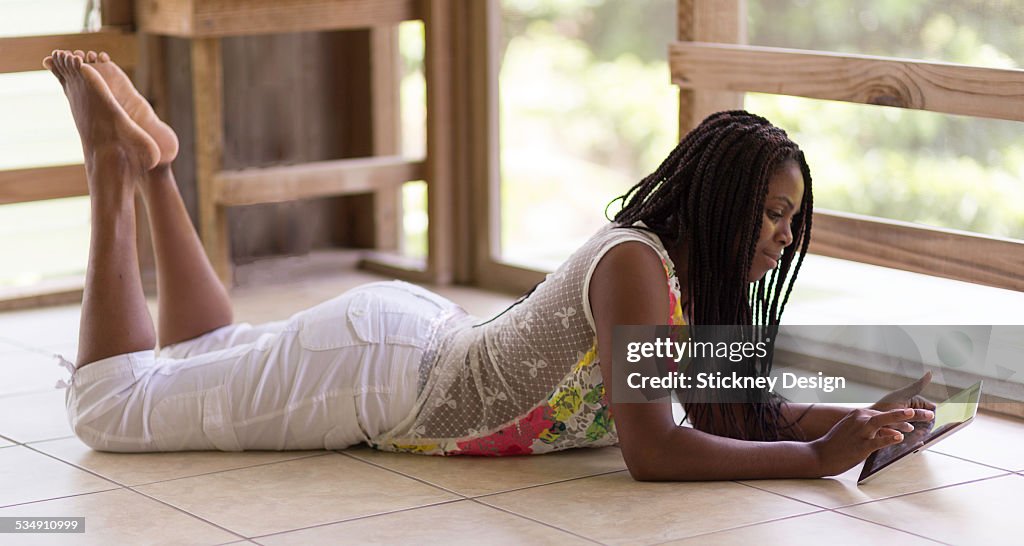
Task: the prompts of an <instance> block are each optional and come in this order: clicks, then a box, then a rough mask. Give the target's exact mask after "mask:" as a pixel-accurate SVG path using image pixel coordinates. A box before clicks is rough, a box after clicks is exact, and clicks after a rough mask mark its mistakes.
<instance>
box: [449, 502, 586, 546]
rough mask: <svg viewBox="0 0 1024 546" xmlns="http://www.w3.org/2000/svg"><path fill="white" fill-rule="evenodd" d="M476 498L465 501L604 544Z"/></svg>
mask: <svg viewBox="0 0 1024 546" xmlns="http://www.w3.org/2000/svg"><path fill="white" fill-rule="evenodd" d="M477 498H478V497H477ZM477 498H471V499H467V500H469V501H470V502H475V503H476V504H479V505H480V506H486V507H487V508H492V509H494V510H498V511H499V512H504V513H506V514H509V515H511V516H515V517H517V518H522V519H525V520H527V521H531V522H533V523H537V524H540V525H543V526H544V527H549V528H551V529H556V530H558V531H562V532H563V533H568V534H570V535H572V536H574V537H577V538H581V539H583V540H586V541H588V542H593V543H594V544H602V545H603V544H605V543H604V542H601V541H599V540H596V539H593V538H590V537H587V536H583V535H581V534H579V533H576V532H574V531H570V530H568V529H563V528H561V527H559V526H557V525H555V524H552V523H547V522H544V521H540V520H538V519H534V518H531V517H530V516H526V515H524V514H520V513H519V512H513V511H511V510H508V509H505V508H502V507H500V506H494V505H493V504H487V503H486V502H481V501H479V500H477Z"/></svg>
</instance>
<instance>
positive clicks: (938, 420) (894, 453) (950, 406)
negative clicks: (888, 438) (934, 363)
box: [857, 381, 982, 484]
mask: <svg viewBox="0 0 1024 546" xmlns="http://www.w3.org/2000/svg"><path fill="white" fill-rule="evenodd" d="M981 383H982V382H981V381H978V382H977V383H975V384H973V385H971V386H970V387H967V388H966V389H964V390H962V391H960V392H958V393H956V394H954V395H953V396H951V397H950V398H949V400H946V401H945V402H943V403H941V404H939V405H938V406H936V407H935V419H933V420H932V421H929V422H915V423H911V424H912V425H914V430H913V432H905V433H903V441H902V442H900V443H898V444H895V445H891V446H888V447H883V448H882V449H879V450H877V451H875V452H873V453H872V454H871V455H869V456H868V458H867V460H866V461H864V468H863V470H861V473H860V478H858V479H857V483H858V484H862V483H864V482H867V481H870V480H871V479H872V478H874V477H875V476H877V475H879V474H881V473H882V472H883V471H885V470H888V469H890V468H892V467H894V466H897V465H899V464H900V463H901V462H902V461H906V460H907V459H909V458H910V456H911V455H913V454H915V453H918V452H920V451H921V450H923V449H928V448H929V447H931V446H933V445H935V444H937V443H939V441H941V440H943V439H945V438H949V437H950V436H951V435H952V434H953V433H954V432H956V431H958V430H960V429H962V428H963V427H965V426H967V424H968V423H970V422H971V421H973V420H974V416H975V414H977V413H978V402H979V401H980V400H981Z"/></svg>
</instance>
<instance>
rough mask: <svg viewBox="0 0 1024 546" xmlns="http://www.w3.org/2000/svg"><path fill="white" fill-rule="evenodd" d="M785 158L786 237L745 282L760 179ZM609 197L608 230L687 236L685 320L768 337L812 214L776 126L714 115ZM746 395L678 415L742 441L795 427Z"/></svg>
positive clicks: (791, 147) (670, 240) (762, 394)
mask: <svg viewBox="0 0 1024 546" xmlns="http://www.w3.org/2000/svg"><path fill="white" fill-rule="evenodd" d="M787 161H795V162H796V163H797V164H798V165H799V167H800V172H801V174H802V175H803V179H804V196H803V206H802V207H801V211H800V213H799V214H797V215H795V216H794V219H793V224H792V231H793V241H794V244H792V245H789V246H788V247H786V249H785V250H784V251H783V255H782V259H781V260H780V263H779V266H778V267H777V268H776V269H774V270H773V271H771V272H769V273H768V274H767V275H766V276H765V277H764V278H762V279H760V280H758V281H757V282H755V283H753V285H751V283H749V282H748V281H747V275H748V272H749V271H750V266H751V263H752V262H753V260H754V252H755V247H756V242H757V241H758V238H759V236H760V230H761V222H762V221H761V218H762V214H763V212H762V211H763V210H764V201H765V195H766V193H767V191H768V182H769V179H770V178H771V177H772V175H773V174H774V173H775V172H776V171H777V170H778V169H779V168H780V167H781V166H782V164H783V163H785V162H787ZM618 200H621V201H622V202H623V204H624V205H623V206H622V209H621V210H620V211H619V212H618V213H617V214H616V215H615V217H614V218H613V219H612V220H613V221H614V222H615V223H616V224H618V225H617V226H615V227H617V228H630V227H631V226H632V225H633V224H634V223H635V222H637V221H643V222H644V224H645V225H646V226H647V228H646V230H647V231H649V232H651V233H654V234H655V235H658V236H659V237H660V238H661V240H662V241H663V242H664V243H665V244H666V246H668V247H675V246H677V245H678V244H680V243H681V242H684V241H685V242H686V243H687V256H685V258H684V259H686V260H687V266H688V267H687V271H688V275H687V278H686V279H685V280H684V279H680V281H682V282H684V283H685V284H684V286H685V287H686V290H687V292H686V294H685V299H686V302H685V305H687V307H688V309H689V310H690V316H691V320H692V322H693V324H694V325H730V324H732V325H757V326H765V327H769V328H768V331H769V332H770V334H768V335H771V337H772V339H774V332H775V330H776V329H777V327H778V324H779V320H780V318H781V316H782V312H783V310H784V308H785V305H786V302H787V301H788V300H789V294H790V292H791V291H792V288H793V282H794V281H795V279H796V276H797V273H798V272H799V271H800V266H801V264H802V263H803V258H804V255H805V254H806V253H807V247H808V245H809V243H810V235H811V217H812V213H813V201H812V198H811V174H810V169H809V168H808V167H807V162H806V160H805V158H804V154H803V152H802V151H801V150H800V148H799V147H798V146H797V145H796V144H795V143H794V142H793V141H791V140H790V139H789V138H788V136H787V135H786V132H785V131H783V130H782V129H779V128H777V127H775V126H773V125H772V124H771V123H770V122H769V121H768V120H766V119H765V118H763V117H760V116H757V115H754V114H750V113H748V112H745V111H743V110H733V111H727V112H719V113H716V114H713V115H711V116H709V117H708V118H707V119H705V120H704V121H703V122H702V123H701V124H700V125H699V126H698V127H697V128H695V129H694V130H693V131H690V133H689V134H687V135H686V136H685V137H684V138H683V139H682V140H681V141H680V143H679V144H678V145H677V146H676V148H675V149H674V150H672V152H671V153H670V154H669V156H668V157H667V158H666V159H665V161H664V162H662V164H661V165H660V166H658V168H657V169H656V170H655V171H654V172H653V173H651V174H650V175H649V176H647V177H645V178H644V179H643V180H641V181H640V182H639V183H638V184H636V185H635V186H633V187H632V188H630V189H629V190H628V191H627V192H626V193H625V194H623V195H621V196H619V197H617V198H616V199H614V200H612V202H611V203H609V207H610V206H611V204H612V203H614V202H615V201H618ZM607 210H608V209H607V207H606V208H605V214H606V216H607ZM633 229H644V228H643V227H641V226H637V227H636V228H633ZM737 244H738V246H736V245H737ZM794 261H795V262H796V264H795V266H794ZM791 270H792V277H790V271H791ZM771 362H772V359H771V354H769V357H768V358H767V359H766V360H764V361H761V362H759V363H756V364H753V363H752V364H750V365H748V367H747V369H746V370H745V373H748V374H763V375H767V374H769V373H770V372H771ZM749 394H750V396H751V397H752V398H750V400H752V401H754V402H755V403H753V404H724V403H719V404H697V403H689V404H687V403H685V402H684V406H685V408H686V414H687V417H688V418H689V419H690V420H691V421H692V422H693V423H694V424H695V426H698V428H703V429H705V430H708V431H709V432H714V433H716V434H722V435H726V436H732V437H738V438H744V439H757V440H778V439H780V438H782V437H783V436H782V433H783V431H785V430H786V429H788V428H791V427H793V426H794V423H785V422H784V421H785V420H784V418H783V416H782V412H781V404H782V402H783V401H784V400H783V399H782V398H781V397H780V396H778V395H775V394H773V393H769V392H767V391H756V392H751V393H749Z"/></svg>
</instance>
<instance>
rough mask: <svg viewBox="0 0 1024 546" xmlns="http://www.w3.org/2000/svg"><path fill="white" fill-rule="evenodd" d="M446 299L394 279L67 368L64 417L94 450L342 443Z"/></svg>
mask: <svg viewBox="0 0 1024 546" xmlns="http://www.w3.org/2000/svg"><path fill="white" fill-rule="evenodd" d="M452 313H464V311H462V309H461V308H460V307H458V306H457V305H456V304H454V303H452V302H451V301H449V300H447V299H445V298H443V297H441V296H439V295H437V294H434V293H432V292H430V291H428V290H426V289H424V288H421V287H419V286H416V285H412V284H409V283H406V282H402V281H386V282H375V283H370V284H366V285H362V286H359V287H356V288H354V289H352V290H349V291H348V292H345V293H344V294H342V295H340V296H338V297H336V298H334V299H331V300H329V301H326V302H324V303H321V304H319V305H317V306H315V307H313V308H311V309H307V310H305V311H301V312H299V313H296V314H295V315H293V316H292V317H291V318H289V319H287V320H282V321H278V322H271V323H267V324H262V325H259V326H252V325H250V324H248V323H239V324H232V325H230V326H224V327H222V328H219V329H217V330H214V331H212V332H209V333H206V334H204V335H202V336H199V337H197V338H195V339H190V340H188V341H184V342H181V343H177V344H174V345H170V346H167V347H163V348H162V349H160V350H159V352H155V351H152V350H147V351H139V352H135V353H129V354H123V355H117V356H113V357H110V358H105V359H103V360H99V361H96V362H93V363H91V364H88V365H87V366H83V367H82V368H80V369H78V370H76V371H75V373H74V376H73V378H72V381H71V386H70V387H69V388H68V392H67V407H68V418H69V420H70V422H71V426H72V428H73V429H74V431H75V433H76V434H77V435H78V437H79V438H81V439H82V441H83V442H85V443H86V444H87V445H89V446H90V447H92V448H93V449H97V450H101V451H177V450H208V449H219V450H224V451H238V450H243V449H266V450H283V449H324V448H326V449H341V448H345V447H348V446H350V445H353V444H356V443H359V442H363V441H367V440H370V439H372V438H373V437H375V436H377V435H379V434H381V433H384V432H387V431H388V430H389V429H390V428H392V427H393V426H394V425H396V424H397V423H398V422H399V421H400V420H401V419H402V418H404V417H405V416H406V415H407V414H408V413H409V412H410V411H411V410H412V407H413V405H414V403H415V400H416V395H417V386H418V381H419V366H420V361H421V360H422V358H423V355H424V351H425V349H426V347H427V344H428V342H429V341H430V339H431V337H432V336H434V334H435V333H436V331H435V329H436V327H437V326H438V325H439V323H440V322H442V318H443V317H448V316H451V314H452Z"/></svg>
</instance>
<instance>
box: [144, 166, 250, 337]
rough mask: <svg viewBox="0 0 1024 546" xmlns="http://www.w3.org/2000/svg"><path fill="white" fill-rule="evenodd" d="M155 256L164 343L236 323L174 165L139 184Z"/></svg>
mask: <svg viewBox="0 0 1024 546" xmlns="http://www.w3.org/2000/svg"><path fill="white" fill-rule="evenodd" d="M139 187H140V188H141V189H142V197H143V200H144V201H145V203H146V210H147V211H148V212H149V224H150V233H151V234H152V237H153V251H154V253H155V255H156V269H157V299H158V301H159V303H158V305H159V321H160V325H159V332H160V346H161V347H166V346H168V345H171V344H174V343H178V342H180V341H185V340H187V339H192V338H195V337H198V336H199V335H201V334H204V333H206V332H209V331H211V330H215V329H217V328H220V327H221V326H226V325H228V324H231V323H232V320H233V317H232V310H231V300H230V299H229V298H228V293H227V290H225V288H224V285H223V284H221V282H220V279H218V278H217V274H216V273H215V272H214V270H213V266H212V265H211V264H210V260H209V259H208V258H207V257H206V252H205V251H204V250H203V245H202V243H201V242H200V241H199V237H198V235H196V231H195V229H194V228H193V227H192V222H191V221H190V220H189V217H188V213H187V212H186V209H185V204H184V203H183V202H182V200H181V194H180V193H179V192H178V186H177V185H176V184H175V181H174V174H173V173H172V172H171V167H170V165H159V166H157V168H156V169H153V170H152V171H149V172H148V173H146V176H145V178H144V179H143V180H142V182H141V183H140V185H139Z"/></svg>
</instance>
